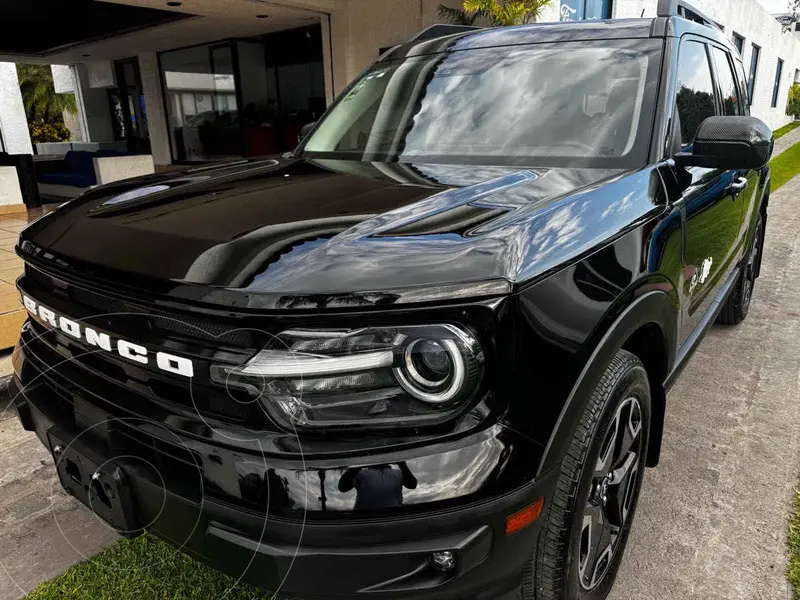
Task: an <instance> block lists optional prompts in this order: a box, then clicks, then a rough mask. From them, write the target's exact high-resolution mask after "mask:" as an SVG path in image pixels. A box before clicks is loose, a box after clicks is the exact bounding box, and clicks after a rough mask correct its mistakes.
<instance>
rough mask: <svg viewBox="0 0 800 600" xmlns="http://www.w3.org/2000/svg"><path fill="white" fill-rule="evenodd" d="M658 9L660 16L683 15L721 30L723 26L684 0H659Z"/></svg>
mask: <svg viewBox="0 0 800 600" xmlns="http://www.w3.org/2000/svg"><path fill="white" fill-rule="evenodd" d="M657 11H658V16H659V17H676V16H677V17H683V18H684V19H688V20H689V21H694V22H695V23H700V24H701V25H705V26H706V27H715V28H717V29H719V30H720V31H721V30H722V26H721V25H720V24H719V23H717V22H716V21H715V20H714V19H712V18H711V17H709V16H707V15H705V14H703V13H702V12H700V11H699V10H698V9H696V8H695V7H694V6H692V5H691V4H689V3H688V2H684V1H683V0H658V9H657Z"/></svg>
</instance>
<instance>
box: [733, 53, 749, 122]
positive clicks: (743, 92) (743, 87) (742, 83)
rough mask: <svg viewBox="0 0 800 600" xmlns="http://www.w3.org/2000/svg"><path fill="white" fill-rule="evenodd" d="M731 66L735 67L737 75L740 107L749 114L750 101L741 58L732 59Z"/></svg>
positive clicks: (745, 113)
mask: <svg viewBox="0 0 800 600" xmlns="http://www.w3.org/2000/svg"><path fill="white" fill-rule="evenodd" d="M733 68H734V69H736V75H738V76H739V90H740V91H739V95H740V96H741V99H742V108H743V112H742V114H744V115H749V114H750V102H749V101H748V97H747V77H746V76H745V74H744V64H743V63H742V61H741V60H738V59H737V60H734V61H733Z"/></svg>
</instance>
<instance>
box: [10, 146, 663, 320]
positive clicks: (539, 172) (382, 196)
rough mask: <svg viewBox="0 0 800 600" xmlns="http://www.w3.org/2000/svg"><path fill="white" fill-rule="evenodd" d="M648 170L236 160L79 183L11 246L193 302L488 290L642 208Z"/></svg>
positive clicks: (646, 205)
mask: <svg viewBox="0 0 800 600" xmlns="http://www.w3.org/2000/svg"><path fill="white" fill-rule="evenodd" d="M651 175H652V173H649V172H648V170H644V171H640V172H635V173H623V172H622V171H614V170H606V169H561V168H548V169H539V168H535V167H532V168H518V167H493V166H487V167H482V166H474V165H469V166H464V165H458V166H456V165H446V164H407V163H403V164H401V163H363V162H358V161H332V160H318V161H308V160H302V159H280V160H278V159H275V160H260V161H240V162H238V163H232V164H228V165H222V166H217V167H211V168H208V167H206V168H201V169H193V170H188V171H184V172H181V173H179V174H177V175H174V174H173V175H153V176H149V177H146V178H139V179H135V180H128V181H123V182H119V183H117V184H112V185H109V186H103V187H100V188H97V189H94V190H91V191H89V192H88V193H86V194H84V195H83V196H81V197H80V198H78V199H76V200H74V201H72V202H69V203H67V204H65V205H63V206H61V207H60V208H59V209H57V210H56V211H54V212H53V213H51V214H49V215H46V216H45V217H43V218H41V219H39V220H38V221H36V222H35V223H34V224H33V225H31V226H30V227H29V228H28V229H26V230H25V231H24V232H23V234H22V238H21V239H22V246H21V253H22V254H23V256H25V255H28V257H30V258H31V259H35V260H39V261H44V260H50V261H51V262H52V261H57V262H58V263H59V264H60V265H61V266H62V267H65V268H72V269H74V270H76V271H80V272H83V273H85V274H86V275H87V276H97V277H101V278H105V279H114V280H119V281H125V282H130V281H131V278H133V279H135V280H136V281H137V286H139V287H141V286H142V285H146V284H147V282H150V283H153V282H161V283H162V284H163V283H164V282H169V283H170V284H171V285H173V286H174V287H173V288H172V289H178V288H180V286H181V285H189V286H195V289H196V286H200V287H202V288H203V289H204V290H206V293H205V296H203V298H204V299H206V300H208V299H213V298H212V296H213V293H211V292H209V291H208V290H217V291H220V290H224V291H226V292H238V293H239V294H245V296H240V298H246V299H245V300H243V301H241V302H239V304H242V302H244V304H245V305H248V306H254V305H258V304H259V301H257V300H255V299H256V298H259V297H261V298H262V299H263V298H264V297H272V298H273V299H275V301H276V302H277V305H279V306H284V307H286V306H297V305H299V304H303V302H304V301H300V300H298V299H302V298H306V299H307V298H309V297H315V298H320V297H323V296H341V295H350V296H351V297H352V295H353V294H355V295H364V294H371V293H374V294H377V296H376V297H377V298H383V299H386V297H387V296H385V294H389V296H390V297H392V298H399V297H400V295H398V294H395V295H394V296H392V294H393V293H394V292H393V290H394V291H396V290H406V291H408V290H412V289H415V290H427V292H421V293H422V294H423V295H424V294H425V293H429V292H430V291H431V290H432V289H439V288H442V286H444V287H443V288H442V289H445V288H449V289H452V290H453V292H454V295H462V296H463V295H486V294H485V293H483V292H487V291H491V292H492V293H496V292H498V291H502V290H504V289H505V290H508V289H510V288H511V287H513V285H514V284H517V283H519V282H521V281H523V280H525V279H529V278H531V277H532V276H535V274H536V273H535V272H542V271H543V270H546V269H549V268H553V267H554V266H556V265H557V264H558V263H559V262H560V261H563V260H564V259H565V257H566V256H567V255H568V254H571V253H575V252H579V251H580V248H581V247H583V246H586V245H587V244H591V243H594V242H596V241H597V240H596V238H597V235H602V234H599V233H597V231H596V230H597V229H598V227H597V222H596V221H597V219H599V218H600V217H601V216H602V215H603V214H604V213H605V216H604V217H603V218H607V216H608V213H609V212H611V213H614V214H615V215H616V217H615V218H616V221H619V223H611V222H610V221H609V222H607V223H608V225H610V228H609V227H604V228H603V229H604V230H608V229H610V230H613V231H616V230H617V229H618V228H619V227H620V226H622V225H621V224H622V223H623V222H628V221H630V220H631V219H635V218H637V216H641V215H642V214H644V213H645V212H647V210H648V209H652V208H653V204H652V202H648V201H647V196H648V194H647V192H646V191H642V190H647V185H648V184H647V182H646V181H645V182H635V181H631V178H633V179H637V178H641V177H644V178H647V177H650V176H651ZM621 181H627V182H628V183H625V184H621V183H620V182H621ZM599 182H606V185H603V186H598V184H599ZM614 182H617V185H616V186H615V185H614ZM609 189H613V190H614V191H611V192H610V193H609ZM593 190H594V191H598V190H605V191H604V193H603V194H602V195H603V196H604V197H605V200H604V199H603V198H596V199H595V200H594V201H593V202H589V200H588V198H589V197H590V196H592V195H593V194H592V191H593ZM636 190H640V191H639V192H637V191H636ZM631 195H634V196H636V197H637V198H639V197H641V198H639V199H640V200H642V199H643V200H644V202H643V203H642V202H631V198H630V196H631ZM625 198H627V200H625ZM626 202H627V204H625V203H626ZM620 203H622V204H620ZM615 205H617V206H618V207H620V206H621V209H619V208H614V206H615ZM626 206H627V207H628V208H625V207H626ZM589 207H593V208H591V210H589ZM631 207H633V210H632V211H631V210H629V209H630V208H631ZM622 213H626V214H622ZM628 213H629V214H628ZM591 231H594V234H592V235H589V232H591ZM531 265H537V267H536V268H534V269H532V267H531ZM142 282H144V283H142ZM473 285H474V286H478V287H476V288H475V290H474V291H468V292H466V293H465V290H469V289H471V288H470V286H473ZM486 286H488V287H486ZM481 289H482V290H483V292H481V291H480V290H481ZM457 290H460V293H459V292H458V291H457ZM195 295H196V292H195ZM217 297H218V298H219V297H221V296H219V295H218V296H217ZM420 298H421V299H423V300H424V299H425V298H422V297H420ZM298 302H299V304H298ZM303 305H304V306H305V304H303Z"/></svg>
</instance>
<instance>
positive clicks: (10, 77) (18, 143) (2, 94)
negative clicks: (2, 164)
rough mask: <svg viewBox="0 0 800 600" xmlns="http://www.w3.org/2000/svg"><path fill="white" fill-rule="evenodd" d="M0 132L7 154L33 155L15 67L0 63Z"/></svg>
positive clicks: (11, 64) (10, 64)
mask: <svg viewBox="0 0 800 600" xmlns="http://www.w3.org/2000/svg"><path fill="white" fill-rule="evenodd" d="M0 131H1V132H2V134H3V145H4V147H5V151H6V152H8V153H9V154H33V146H31V136H30V133H28V118H27V116H26V115H25V106H24V105H23V104H22V92H20V89H19V79H18V78H17V66H16V65H15V64H14V63H8V62H0Z"/></svg>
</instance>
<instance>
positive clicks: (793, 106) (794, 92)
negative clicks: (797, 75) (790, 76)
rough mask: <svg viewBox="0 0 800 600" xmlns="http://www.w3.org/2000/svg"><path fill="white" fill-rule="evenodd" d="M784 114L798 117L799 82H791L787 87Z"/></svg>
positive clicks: (799, 109)
mask: <svg viewBox="0 0 800 600" xmlns="http://www.w3.org/2000/svg"><path fill="white" fill-rule="evenodd" d="M786 114H787V115H791V116H793V117H794V118H795V119H796V118H797V117H800V83H793V84H792V87H790V88H789V101H788V102H787V103H786Z"/></svg>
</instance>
